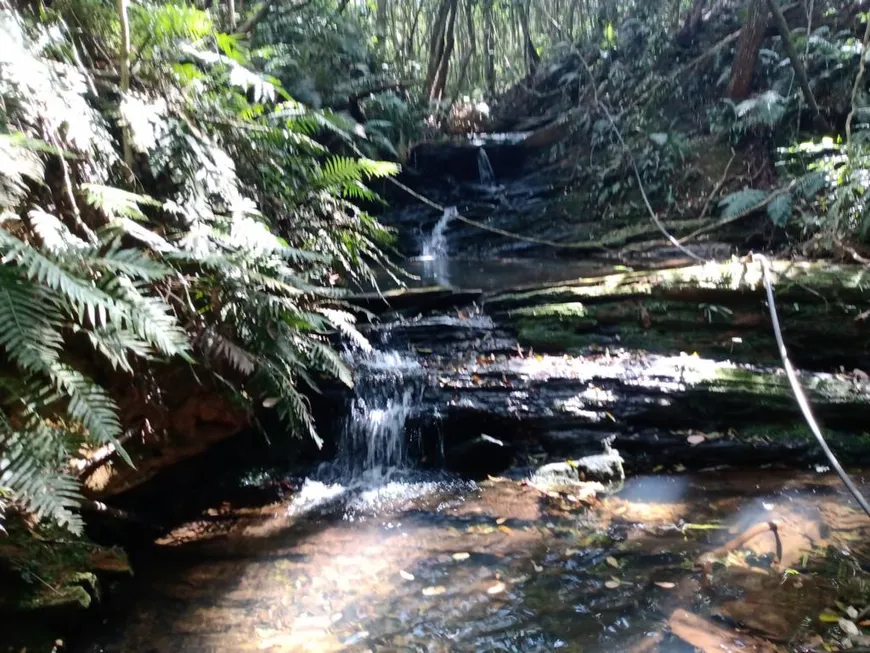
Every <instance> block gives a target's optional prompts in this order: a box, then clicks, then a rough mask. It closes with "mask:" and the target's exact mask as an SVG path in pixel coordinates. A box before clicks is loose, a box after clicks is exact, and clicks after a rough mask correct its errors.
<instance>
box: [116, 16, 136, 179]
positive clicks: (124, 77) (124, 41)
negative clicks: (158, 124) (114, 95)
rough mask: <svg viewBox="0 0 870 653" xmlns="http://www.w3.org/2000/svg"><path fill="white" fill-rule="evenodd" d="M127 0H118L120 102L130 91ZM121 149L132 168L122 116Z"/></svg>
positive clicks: (128, 139) (128, 136) (126, 129)
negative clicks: (119, 22) (119, 24)
mask: <svg viewBox="0 0 870 653" xmlns="http://www.w3.org/2000/svg"><path fill="white" fill-rule="evenodd" d="M127 3H128V0H118V16H119V18H120V20H121V54H120V60H119V61H118V69H119V70H120V71H121V102H123V101H124V99H125V98H126V96H127V93H129V92H130V21H129V19H128V16H127ZM121 149H122V150H123V153H124V164H125V165H126V166H127V169H128V170H131V171H132V169H133V148H132V147H131V146H130V129H129V127H128V126H127V123H126V121H124V120H123V118H122V124H121Z"/></svg>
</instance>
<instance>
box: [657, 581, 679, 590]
mask: <svg viewBox="0 0 870 653" xmlns="http://www.w3.org/2000/svg"><path fill="white" fill-rule="evenodd" d="M655 584H656V585H658V586H659V587H661V588H662V589H663V590H672V589H674V588H675V587H676V585H675V584H674V583H668V582H666V581H656V583H655Z"/></svg>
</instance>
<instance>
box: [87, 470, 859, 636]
mask: <svg viewBox="0 0 870 653" xmlns="http://www.w3.org/2000/svg"><path fill="white" fill-rule="evenodd" d="M857 478H858V480H859V482H861V484H862V486H864V487H866V485H865V484H864V483H863V479H864V477H863V476H862V475H860V474H859V475H857ZM306 483H307V484H306ZM306 483H303V484H302V485H300V486H299V487H298V489H297V490H295V491H293V492H289V493H288V494H287V496H286V498H285V499H284V500H283V501H281V502H278V503H275V504H272V505H268V506H263V507H261V508H260V509H258V510H248V511H246V512H243V513H242V512H239V513H234V512H233V511H232V510H231V509H228V510H227V512H226V519H225V520H223V521H222V522H221V526H220V528H216V527H215V525H214V522H213V521H208V520H204V521H203V522H201V523H196V522H194V523H191V524H187V525H185V526H182V527H180V528H178V529H176V531H175V532H174V533H172V534H170V536H168V537H167V538H165V540H163V541H162V542H161V545H160V547H159V548H158V550H157V551H156V553H154V554H153V556H152V557H151V559H150V560H149V561H148V562H147V563H140V566H139V568H138V569H137V580H136V584H135V586H134V587H133V588H132V589H131V590H130V591H131V592H132V594H133V595H134V596H135V601H133V602H132V605H131V608H130V610H129V611H128V612H127V613H126V614H121V615H117V616H116V617H115V618H114V619H112V620H111V621H110V627H109V628H108V629H107V630H105V631H103V632H102V633H101V635H100V636H99V637H97V638H96V639H95V640H94V641H93V642H91V643H90V644H89V645H88V646H85V647H84V648H82V649H81V650H82V651H87V652H88V653H96V652H97V651H103V652H105V653H110V652H115V651H118V652H120V651H134V650H135V651H180V650H184V651H194V652H197V651H248V650H250V651H255V650H270V651H493V650H503V651H553V650H565V651H627V650H632V647H633V646H636V645H638V646H639V645H641V644H643V643H645V642H646V643H650V642H653V640H655V642H657V644H655V646H656V647H657V648H656V647H653V648H650V649H646V650H660V651H683V650H686V651H689V650H692V649H691V647H689V645H688V644H686V643H685V642H682V641H681V640H679V638H678V637H676V636H675V635H674V634H673V633H674V632H678V633H683V634H684V635H685V636H686V637H688V638H690V639H691V638H693V637H694V638H699V637H701V638H707V640H710V638H713V640H711V641H715V637H717V636H719V637H724V636H725V635H723V634H722V633H721V632H719V631H717V630H716V628H719V629H720V630H721V629H724V631H723V632H726V634H727V633H733V632H744V635H742V636H744V637H757V638H759V640H758V641H762V642H764V643H765V644H764V645H765V646H768V647H769V648H767V649H765V650H776V649H775V647H776V646H782V645H783V644H784V643H786V642H800V641H808V639H809V638H810V637H811V636H812V635H813V634H814V633H815V632H818V631H821V630H822V629H823V628H824V627H826V625H825V624H822V623H820V622H819V621H817V619H816V617H817V615H818V614H819V613H820V612H822V611H823V610H825V609H828V608H830V607H831V606H833V605H834V601H835V600H837V598H838V597H839V599H840V600H842V601H847V602H848V601H850V600H851V601H856V600H859V599H860V598H861V597H860V592H858V594H857V595H853V596H851V597H850V596H848V592H849V591H852V590H850V587H851V586H850V584H849V582H846V581H844V580H843V579H845V578H846V576H847V571H846V570H848V569H852V570H853V571H854V570H857V569H860V567H861V566H862V565H863V566H864V567H865V568H866V567H867V563H868V561H870V558H868V557H867V556H868V554H870V550H868V549H867V546H866V541H867V535H868V534H870V520H866V519H865V518H863V516H862V515H861V514H860V513H859V512H858V511H857V510H856V509H855V508H854V507H853V506H852V505H851V504H850V502H849V501H848V500H847V499H846V498H845V497H844V496H843V494H842V492H841V488H840V486H839V485H838V484H837V482H836V479H835V478H832V477H830V476H828V475H823V474H817V473H800V472H775V471H772V470H768V471H764V472H761V473H741V472H729V473H707V474H703V475H676V476H646V477H637V478H630V479H628V480H627V481H626V483H625V486H624V488H623V490H622V491H621V492H620V493H618V494H616V495H613V496H606V497H604V498H603V499H601V500H600V502H599V503H596V504H593V505H592V507H590V508H588V509H578V508H577V507H576V506H571V505H569V504H566V503H565V502H564V501H561V500H560V499H558V498H555V499H554V498H553V497H549V496H545V495H543V494H542V493H541V492H540V491H538V490H536V489H535V488H533V487H531V486H529V485H527V484H524V483H522V482H519V481H511V480H506V479H492V480H487V481H483V482H480V483H470V482H466V481H463V482H460V481H455V480H451V479H450V478H449V477H446V476H433V477H421V476H416V477H403V476H399V477H395V478H393V479H392V480H390V479H384V478H382V479H380V481H379V482H378V481H377V480H376V479H374V478H370V479H368V481H367V482H366V483H360V484H358V485H357V486H355V487H347V486H343V485H340V484H338V483H335V484H331V485H330V484H326V483H322V482H315V481H311V480H308V481H307V482H306ZM770 521H775V522H776V523H777V524H778V532H777V534H776V536H774V534H773V533H771V532H766V531H763V530H762V531H759V534H758V535H757V536H756V537H753V538H752V539H750V540H749V541H747V542H746V543H745V544H744V545H742V546H740V547H737V548H735V549H734V550H730V551H723V550H722V548H721V546H722V544H723V543H725V542H726V541H728V540H731V539H732V538H734V537H735V536H736V535H739V534H740V533H744V532H746V531H747V529H750V528H753V527H756V528H757V526H756V525H758V524H762V529H763V528H764V527H763V524H764V523H766V522H770ZM204 524H208V525H209V527H210V528H209V529H208V531H207V534H208V535H209V537H207V538H205V539H204V535H206V531H204V530H203V525H204ZM707 559H709V561H710V562H709V565H707V566H706V567H705V562H704V561H705V560H707ZM832 565H833V567H832ZM837 569H839V572H838V571H837ZM852 575H853V576H854V574H852ZM853 589H854V588H853ZM680 611H685V612H687V613H688V614H689V616H688V617H686V616H685V614H683V612H680ZM696 617H697V618H698V619H696ZM669 618H670V619H671V625H672V626H673V628H670V627H669V626H668V625H667V624H668V620H669ZM710 619H712V620H713V621H705V620H710ZM699 620H700V621H699ZM711 624H713V625H711ZM714 626H715V627H714ZM737 627H740V628H744V629H745V628H748V629H750V630H749V631H748V632H749V633H750V634H749V635H746V634H745V633H746V632H747V631H742V630H741V631H735V630H734V628H737ZM699 629H700V630H699ZM729 636H731V635H729ZM707 640H705V641H707ZM638 650H640V649H638ZM749 650H752V649H749ZM757 650H760V649H757ZM782 650H786V649H785V648H783V649H782Z"/></svg>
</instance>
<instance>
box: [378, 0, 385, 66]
mask: <svg viewBox="0 0 870 653" xmlns="http://www.w3.org/2000/svg"><path fill="white" fill-rule="evenodd" d="M375 36H376V37H377V39H378V42H377V44H376V46H375V47H376V48H377V50H378V52H381V53H383V52H384V49H385V46H386V44H387V0H378V8H377V14H376V16H375Z"/></svg>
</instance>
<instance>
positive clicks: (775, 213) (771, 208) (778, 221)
mask: <svg viewBox="0 0 870 653" xmlns="http://www.w3.org/2000/svg"><path fill="white" fill-rule="evenodd" d="M791 208H792V196H791V193H790V192H785V193H782V194H781V195H779V196H777V197H776V198H774V199H773V200H772V201H771V202H770V204H768V205H767V215H768V216H769V217H770V220H771V221H772V222H773V224H775V225H776V226H777V227H782V226H783V225H785V223H786V222H788V219H789V218H790V217H791Z"/></svg>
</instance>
